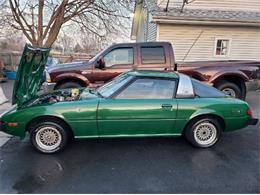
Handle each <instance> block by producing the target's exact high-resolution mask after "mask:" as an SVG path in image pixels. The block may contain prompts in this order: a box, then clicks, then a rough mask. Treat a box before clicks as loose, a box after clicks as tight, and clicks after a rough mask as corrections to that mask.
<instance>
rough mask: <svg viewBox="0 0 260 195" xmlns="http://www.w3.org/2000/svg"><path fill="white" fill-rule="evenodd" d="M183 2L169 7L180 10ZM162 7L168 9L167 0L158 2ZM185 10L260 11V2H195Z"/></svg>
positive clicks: (172, 3)
mask: <svg viewBox="0 0 260 195" xmlns="http://www.w3.org/2000/svg"><path fill="white" fill-rule="evenodd" d="M182 1H183V0H170V1H169V7H175V8H180V7H181V6H182ZM157 2H158V3H157V4H158V5H159V6H160V7H166V3H167V0H158V1H157ZM185 9H208V10H211V9H213V10H237V11H243V10H244V11H255V12H259V11H260V0H195V1H193V2H192V3H190V4H187V5H185Z"/></svg>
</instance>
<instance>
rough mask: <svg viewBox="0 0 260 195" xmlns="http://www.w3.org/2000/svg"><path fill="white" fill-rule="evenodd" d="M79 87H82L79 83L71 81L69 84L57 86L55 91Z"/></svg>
mask: <svg viewBox="0 0 260 195" xmlns="http://www.w3.org/2000/svg"><path fill="white" fill-rule="evenodd" d="M80 87H82V86H81V85H80V84H79V83H77V82H73V81H71V82H65V83H61V84H59V85H57V87H55V89H67V88H80Z"/></svg>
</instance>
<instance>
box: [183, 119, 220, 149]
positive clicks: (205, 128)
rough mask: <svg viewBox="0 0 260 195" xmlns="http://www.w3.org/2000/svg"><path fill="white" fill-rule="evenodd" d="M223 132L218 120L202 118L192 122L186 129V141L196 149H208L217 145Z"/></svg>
mask: <svg viewBox="0 0 260 195" xmlns="http://www.w3.org/2000/svg"><path fill="white" fill-rule="evenodd" d="M221 132H222V128H221V125H220V124H219V122H218V120H216V119H213V118H200V119H197V120H196V119H195V120H193V121H191V122H190V123H189V124H188V126H187V127H186V129H185V137H186V139H187V140H188V141H189V142H190V143H191V144H192V145H193V146H195V147H199V148H208V147H211V146H213V145H215V144H216V143H217V141H218V140H219V138H220V135H221Z"/></svg>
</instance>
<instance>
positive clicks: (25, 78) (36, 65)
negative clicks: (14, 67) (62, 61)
mask: <svg viewBox="0 0 260 195" xmlns="http://www.w3.org/2000/svg"><path fill="white" fill-rule="evenodd" d="M49 52H50V48H47V49H46V48H36V47H33V46H30V45H28V44H26V45H25V47H24V51H23V55H22V57H21V60H20V64H19V67H18V71H17V75H16V80H15V83H14V89H13V99H12V104H17V106H18V107H20V106H22V105H23V103H24V102H26V101H28V100H30V99H31V98H33V97H34V96H36V94H37V92H38V90H39V89H40V85H41V78H42V75H43V71H44V67H45V64H46V62H47V58H48V55H49Z"/></svg>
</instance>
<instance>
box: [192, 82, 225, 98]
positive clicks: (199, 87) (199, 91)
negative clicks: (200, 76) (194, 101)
mask: <svg viewBox="0 0 260 195" xmlns="http://www.w3.org/2000/svg"><path fill="white" fill-rule="evenodd" d="M192 84H193V88H194V93H195V95H196V96H199V97H202V98H203V97H204V98H210V97H225V96H226V95H225V94H224V93H222V92H221V91H219V90H217V89H216V88H214V87H211V86H208V85H206V84H204V83H201V82H199V81H197V80H194V79H192Z"/></svg>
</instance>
